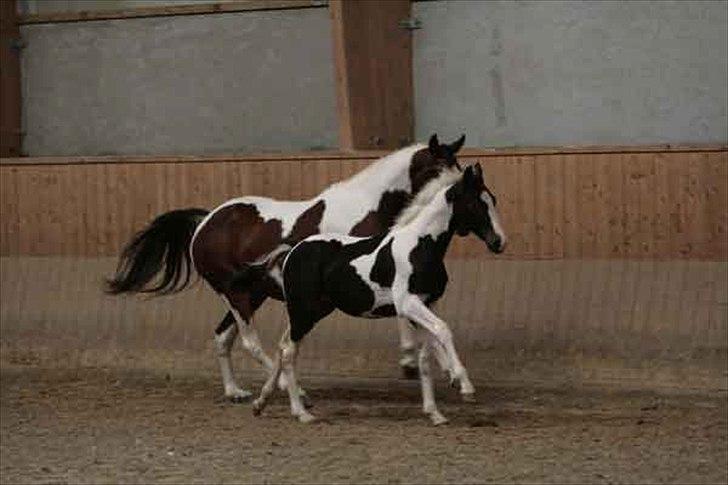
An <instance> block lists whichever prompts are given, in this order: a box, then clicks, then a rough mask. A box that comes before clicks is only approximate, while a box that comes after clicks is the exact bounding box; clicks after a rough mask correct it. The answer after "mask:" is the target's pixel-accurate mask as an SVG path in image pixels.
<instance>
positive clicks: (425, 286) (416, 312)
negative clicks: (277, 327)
mask: <svg viewBox="0 0 728 485" xmlns="http://www.w3.org/2000/svg"><path fill="white" fill-rule="evenodd" d="M470 233H473V234H475V235H476V236H478V237H479V238H480V239H482V240H483V241H484V242H485V244H486V245H487V247H488V248H489V249H490V250H491V251H492V252H494V253H500V252H502V251H503V248H504V247H505V235H504V233H503V229H502V228H501V225H500V221H499V217H498V212H497V210H496V200H495V197H494V196H493V194H492V193H491V192H490V191H489V190H488V188H486V186H485V183H484V182H483V173H482V170H481V168H480V165H477V164H475V165H471V166H468V167H467V168H466V170H465V171H464V172H463V173H462V175H461V174H454V175H453V181H452V183H451V184H448V185H447V186H446V187H444V188H442V189H440V190H439V191H438V192H437V194H436V195H435V196H434V197H432V194H424V193H423V194H420V196H418V197H417V198H416V199H415V200H414V201H413V202H412V204H411V205H410V206H409V207H408V208H407V209H406V210H405V211H404V212H403V213H402V215H401V216H400V218H399V219H398V221H397V223H396V224H395V225H394V226H393V227H392V229H391V230H390V231H389V232H387V233H384V234H382V235H379V236H374V237H368V238H356V237H352V236H346V235H339V234H320V235H315V236H311V237H308V238H306V239H304V240H303V241H301V242H300V243H298V244H297V245H296V246H294V247H293V249H291V250H290V252H289V253H288V255H287V256H286V259H285V262H284V263H283V271H282V277H283V286H284V290H285V296H286V305H287V308H288V317H289V326H288V328H287V329H286V331H285V333H284V335H283V337H282V339H281V341H280V347H279V351H278V358H277V360H276V363H275V365H274V370H273V373H272V374H271V375H270V376H269V379H268V380H267V382H266V383H265V385H264V387H263V390H262V391H261V395H260V397H259V398H258V399H256V400H255V402H254V403H253V412H254V413H255V414H256V415H258V414H260V412H261V411H262V410H263V408H264V407H265V405H266V402H267V400H268V398H269V397H270V395H271V394H272V393H273V391H274V389H275V387H276V386H275V383H276V380H277V379H278V378H279V375H280V374H281V372H283V375H284V376H285V378H286V380H287V382H288V383H289V386H287V389H288V394H289V397H290V401H291V412H292V414H293V415H294V416H295V417H297V418H298V419H299V420H300V421H301V422H310V421H312V420H313V419H315V418H314V416H313V415H311V414H310V413H309V412H308V411H307V410H306V408H305V407H304V405H303V402H302V400H301V395H300V392H299V389H300V388H299V386H298V385H297V377H296V356H297V354H298V346H299V345H300V342H301V340H302V339H303V337H304V336H306V334H308V332H310V331H311V329H313V327H314V325H316V323H317V322H318V321H319V320H321V319H322V318H324V317H326V316H327V315H329V314H330V313H331V312H333V311H334V310H335V309H339V310H341V311H343V312H345V313H347V314H349V315H352V316H358V317H363V318H382V317H391V316H395V315H396V316H399V317H403V318H406V319H408V320H409V321H410V322H412V324H413V326H414V327H415V328H416V330H417V336H418V340H419V344H420V350H419V371H420V381H421V385H422V398H423V410H424V412H425V413H426V414H427V415H429V416H430V418H431V419H432V422H433V423H434V424H435V425H438V424H442V423H446V422H447V419H446V418H445V417H444V416H443V415H442V414H440V412H439V411H438V410H437V406H436V405H435V398H434V392H433V387H432V378H431V374H430V366H429V351H430V348H433V349H434V350H435V355H436V356H437V357H438V360H440V363H441V365H442V366H443V368H444V369H446V370H447V371H448V372H449V374H450V379H451V382H454V381H455V380H458V381H460V387H461V391H460V392H461V393H462V395H463V398H464V399H466V400H473V395H474V393H475V389H474V387H473V385H472V383H471V382H470V379H469V377H468V373H467V371H466V370H465V367H463V364H462V363H461V361H460V358H459V357H458V355H457V352H456V351H455V346H454V344H453V337H452V332H451V331H450V328H449V327H448V325H447V323H445V322H444V321H443V320H441V319H440V318H439V317H437V315H435V314H434V313H433V312H432V311H431V310H430V308H429V306H430V305H432V304H433V303H435V302H436V301H437V300H438V299H439V298H440V297H441V296H442V295H443V293H444V291H445V287H446V285H447V281H448V277H447V271H446V269H445V264H444V258H445V253H446V251H447V248H448V246H449V245H450V241H451V240H452V237H453V235H455V234H457V235H459V236H465V235H467V234H470ZM291 384H292V385H291Z"/></svg>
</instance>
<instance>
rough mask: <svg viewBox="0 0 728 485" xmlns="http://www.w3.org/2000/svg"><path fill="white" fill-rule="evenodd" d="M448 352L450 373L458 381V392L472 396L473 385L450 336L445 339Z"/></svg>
mask: <svg viewBox="0 0 728 485" xmlns="http://www.w3.org/2000/svg"><path fill="white" fill-rule="evenodd" d="M445 346H446V349H447V351H448V354H450V361H451V362H452V375H453V377H454V378H455V379H457V380H458V381H460V394H463V395H468V396H472V395H473V394H475V387H473V383H472V382H470V377H469V376H468V371H467V370H466V369H465V366H464V365H463V364H462V362H460V357H459V356H458V353H457V351H456V350H455V345H454V344H453V342H452V336H450V337H449V338H448V339H446V343H445Z"/></svg>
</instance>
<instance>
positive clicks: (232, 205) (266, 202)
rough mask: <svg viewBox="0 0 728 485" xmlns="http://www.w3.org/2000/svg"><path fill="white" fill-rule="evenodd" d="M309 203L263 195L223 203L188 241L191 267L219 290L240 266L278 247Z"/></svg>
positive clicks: (241, 267)
mask: <svg viewBox="0 0 728 485" xmlns="http://www.w3.org/2000/svg"><path fill="white" fill-rule="evenodd" d="M311 204H312V202H311V201H295V202H294V201H279V200H275V199H269V198H266V197H240V198H237V199H231V200H229V201H227V202H225V203H224V204H222V205H220V206H218V207H217V208H216V209H215V210H213V211H212V212H211V213H210V214H209V215H208V216H207V217H206V218H205V219H204V220H203V221H202V222H201V223H200V225H199V226H198V228H197V231H196V233H195V235H194V237H193V240H192V243H191V253H192V257H193V260H194V264H195V268H196V269H197V271H198V272H199V273H200V274H201V275H202V276H203V277H204V278H205V279H206V280H207V281H208V282H209V283H210V284H211V285H212V286H213V288H215V289H216V290H217V291H221V290H222V289H224V288H225V287H226V284H227V283H228V282H229V281H230V279H231V278H233V277H234V275H235V274H236V273H239V272H240V271H241V269H243V268H245V267H246V266H247V265H249V264H251V263H254V262H256V261H258V260H260V259H261V258H263V257H265V256H266V255H267V254H269V253H270V252H272V251H274V250H275V249H276V248H278V247H279V246H280V245H281V244H282V243H283V242H284V240H285V239H286V237H287V236H288V235H289V234H290V233H291V232H292V231H293V230H295V226H296V221H297V220H298V219H299V218H301V214H303V213H305V212H306V209H307V208H309V206H311ZM309 230H313V231H315V228H313V229H309ZM302 232H303V231H302Z"/></svg>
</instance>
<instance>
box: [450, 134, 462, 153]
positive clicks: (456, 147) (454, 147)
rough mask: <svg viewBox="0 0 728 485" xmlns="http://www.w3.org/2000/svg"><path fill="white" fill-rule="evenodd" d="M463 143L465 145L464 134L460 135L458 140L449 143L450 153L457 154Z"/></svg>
mask: <svg viewBox="0 0 728 485" xmlns="http://www.w3.org/2000/svg"><path fill="white" fill-rule="evenodd" d="M464 143H465V133H463V134H462V135H460V138H458V139H457V140H455V141H454V142H452V143H450V151H451V152H452V153H457V152H458V151H460V149H461V148H462V147H463V144H464Z"/></svg>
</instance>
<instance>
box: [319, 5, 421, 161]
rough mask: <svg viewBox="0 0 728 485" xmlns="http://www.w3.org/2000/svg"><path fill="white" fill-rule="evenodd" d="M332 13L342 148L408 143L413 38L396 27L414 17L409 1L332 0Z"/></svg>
mask: <svg viewBox="0 0 728 485" xmlns="http://www.w3.org/2000/svg"><path fill="white" fill-rule="evenodd" d="M330 11H331V20H332V37H333V39H332V40H333V51H334V64H335V75H336V85H337V110H338V114H339V127H340V128H339V138H340V145H341V148H342V149H344V150H353V149H366V148H397V147H400V146H404V145H406V144H407V143H410V142H411V141H412V140H413V134H414V113H413V83H412V38H411V33H410V32H409V31H408V30H406V29H403V28H401V27H400V26H399V25H398V22H399V21H401V20H403V19H406V18H408V17H409V15H410V0H369V1H366V2H347V1H343V0H332V1H331V4H330ZM374 99H376V100H379V102H376V103H373V102H371V101H372V100H374Z"/></svg>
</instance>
